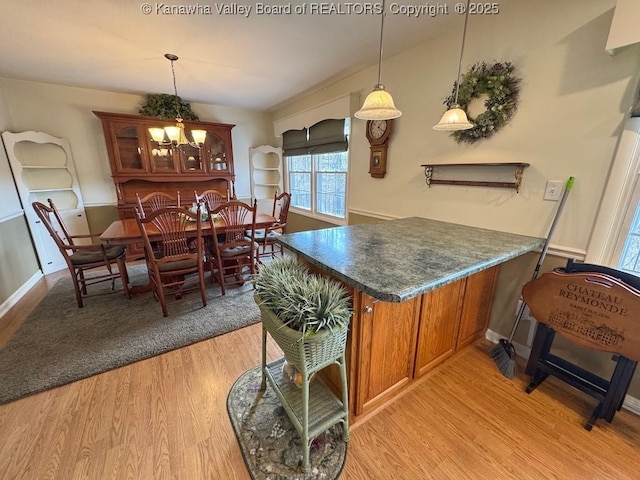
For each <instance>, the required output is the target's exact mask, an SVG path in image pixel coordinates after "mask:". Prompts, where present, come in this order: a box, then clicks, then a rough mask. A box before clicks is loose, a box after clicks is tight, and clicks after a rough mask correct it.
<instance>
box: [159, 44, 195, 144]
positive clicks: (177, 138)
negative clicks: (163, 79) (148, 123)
mask: <svg viewBox="0 0 640 480" xmlns="http://www.w3.org/2000/svg"><path fill="white" fill-rule="evenodd" d="M164 57H165V58H166V59H167V60H169V61H170V62H171V74H172V75H173V96H174V98H175V100H176V124H175V125H171V126H167V127H164V128H159V127H152V128H149V134H150V135H151V138H153V140H154V141H155V142H157V143H158V144H163V143H165V141H164V139H165V134H166V136H167V137H168V138H169V140H170V142H171V143H172V144H173V145H189V146H191V147H193V148H200V147H201V146H202V145H203V144H204V141H205V139H206V138H207V131H206V130H191V137H192V138H193V141H189V139H188V138H187V136H186V135H185V133H184V123H182V122H183V119H182V115H181V114H180V100H179V97H178V88H177V87H176V71H175V69H174V68H173V62H175V61H177V60H178V56H177V55H174V54H173V53H165V54H164Z"/></svg>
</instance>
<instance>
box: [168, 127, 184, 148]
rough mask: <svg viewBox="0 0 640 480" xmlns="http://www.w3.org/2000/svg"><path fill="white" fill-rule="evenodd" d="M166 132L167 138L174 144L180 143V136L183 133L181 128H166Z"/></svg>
mask: <svg viewBox="0 0 640 480" xmlns="http://www.w3.org/2000/svg"><path fill="white" fill-rule="evenodd" d="M164 131H165V132H167V137H169V140H171V141H172V142H174V143H178V144H179V143H180V140H181V139H180V134H181V133H182V129H181V128H180V127H178V126H177V125H172V126H171V127H164ZM182 135H183V136H184V133H182ZM185 140H186V139H185ZM185 143H186V142H185Z"/></svg>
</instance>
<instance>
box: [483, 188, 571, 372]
mask: <svg viewBox="0 0 640 480" xmlns="http://www.w3.org/2000/svg"><path fill="white" fill-rule="evenodd" d="M573 181H574V177H569V180H567V184H566V186H565V189H564V192H563V194H562V199H561V200H560V204H559V205H558V210H557V211H556V215H555V217H554V219H553V222H552V223H551V228H550V229H549V234H548V235H547V239H546V240H545V242H544V246H543V247H542V252H541V253H540V258H538V263H537V264H536V268H535V269H534V270H533V276H532V277H531V280H535V279H536V278H537V277H538V273H539V272H540V266H541V265H542V262H544V258H545V257H546V256H547V250H548V249H549V243H550V242H551V236H552V235H553V231H554V230H555V228H556V224H557V223H558V219H559V218H560V213H561V212H562V209H563V208H564V204H565V202H566V201H567V195H569V191H571V187H573ZM526 308H527V305H526V303H524V300H521V302H520V308H518V313H517V315H516V321H515V323H514V324H513V328H512V329H511V333H510V334H509V338H502V339H500V341H498V343H497V344H496V345H495V346H494V347H493V348H492V349H491V351H490V352H489V354H490V355H491V357H492V358H493V360H494V361H495V362H496V365H498V368H499V369H500V371H501V372H502V374H503V375H504V376H505V377H507V378H513V377H515V376H516V349H515V347H514V346H513V343H511V342H512V341H513V337H514V336H515V334H516V330H517V329H518V325H519V324H520V320H522V317H523V316H524V312H525V309H526Z"/></svg>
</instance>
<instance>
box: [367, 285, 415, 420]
mask: <svg viewBox="0 0 640 480" xmlns="http://www.w3.org/2000/svg"><path fill="white" fill-rule="evenodd" d="M360 295H362V301H361V309H360V312H361V313H360V328H359V329H358V331H359V337H360V338H359V339H358V340H359V341H358V343H359V349H358V350H359V352H360V356H359V364H358V371H359V374H358V388H357V394H356V415H361V414H363V413H366V412H367V411H369V410H372V409H373V408H375V407H376V406H378V405H379V404H380V403H382V402H383V401H385V400H386V399H387V397H388V395H390V394H391V393H392V392H394V391H396V390H398V389H400V388H402V387H403V386H404V385H406V384H407V383H409V382H410V381H411V378H412V377H413V360H414V356H415V349H416V343H415V339H416V333H417V330H418V316H419V309H420V297H415V298H412V299H410V300H407V301H406V302H402V303H389V302H378V301H376V300H375V299H373V298H372V297H370V296H368V295H366V294H364V293H360Z"/></svg>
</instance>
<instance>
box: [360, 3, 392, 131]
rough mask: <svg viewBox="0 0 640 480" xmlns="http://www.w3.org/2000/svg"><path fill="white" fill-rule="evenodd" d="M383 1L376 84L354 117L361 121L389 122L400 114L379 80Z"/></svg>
mask: <svg viewBox="0 0 640 480" xmlns="http://www.w3.org/2000/svg"><path fill="white" fill-rule="evenodd" d="M384 16H385V8H384V0H383V1H382V13H381V14H380V52H379V56H378V83H377V84H376V86H375V87H373V91H372V92H371V93H370V94H369V95H367V98H365V100H364V103H363V104H362V108H361V109H360V110H358V111H357V112H356V113H355V114H354V115H355V117H356V118H360V119H362V120H391V119H392V118H398V117H399V116H400V115H402V112H401V111H400V110H398V109H397V108H396V106H395V105H394V103H393V98H392V97H391V94H389V92H387V91H386V90H385V89H384V85H383V84H382V80H381V69H382V36H383V32H384Z"/></svg>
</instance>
